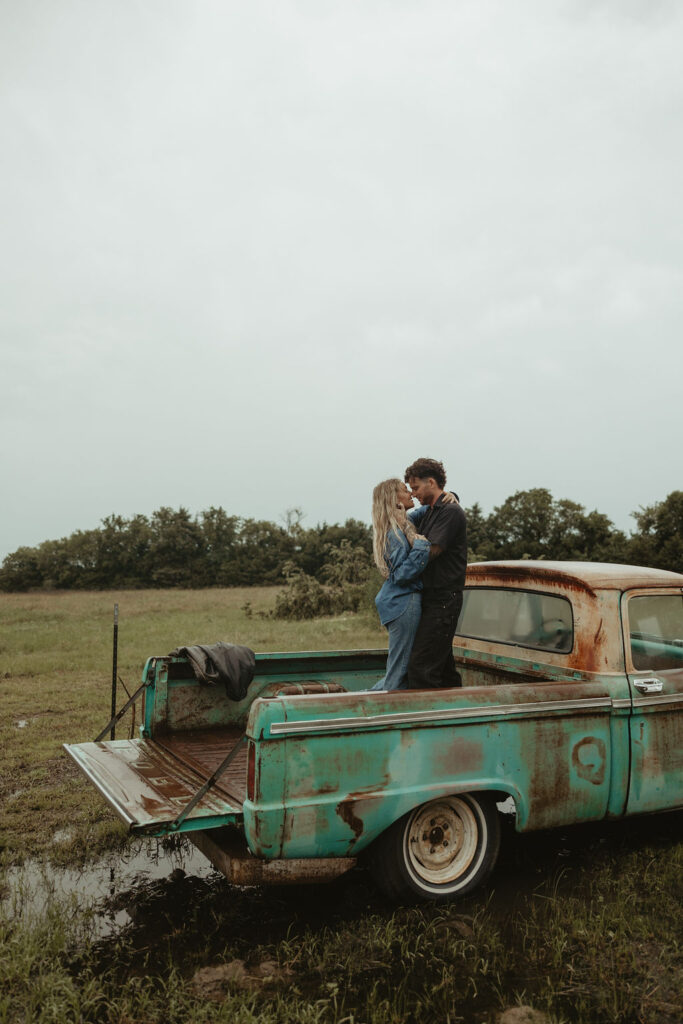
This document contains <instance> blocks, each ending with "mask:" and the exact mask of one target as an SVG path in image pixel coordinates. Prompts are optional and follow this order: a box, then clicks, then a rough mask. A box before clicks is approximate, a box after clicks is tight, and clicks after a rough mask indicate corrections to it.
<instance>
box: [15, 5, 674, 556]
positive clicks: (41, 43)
mask: <svg viewBox="0 0 683 1024" xmlns="http://www.w3.org/2000/svg"><path fill="white" fill-rule="evenodd" d="M682 49H683V5H682V4H678V3H675V2H673V0H672V2H663V0H660V2H658V0H611V2H610V0H602V2H600V0H519V2H517V3H510V2H506V0H447V2H446V0H419V2H418V0H414V2H410V0H392V2H389V0H386V2H384V0H365V2H352V0H338V2H331V0H289V2H287V0H273V2H262V0H249V2H248V3H247V2H239V3H238V2H235V0H182V2H180V0H138V2H133V0H118V2H114V0H108V2H101V0H59V3H55V2H53V0H43V2H37V0H0V138H1V139H2V149H1V154H0V223H1V224H2V230H1V234H0V270H1V273H0V343H1V348H0V380H1V382H2V383H1V389H2V390H1V393H2V401H1V402H0V429H1V433H0V480H1V481H2V485H1V486H2V504H1V508H2V514H1V517H0V557H2V556H4V555H5V554H6V553H7V552H9V551H12V550H14V549H15V548H17V547H18V546H19V545H23V544H30V545H33V544H37V543H39V542H40V541H42V540H45V539H48V538H54V537H60V536H64V535H67V534H69V533H71V532H72V531H74V530H76V529H86V528H90V527H93V526H96V525H97V524H98V523H99V521H100V519H101V518H102V517H103V516H105V515H108V514H110V513H112V512H117V513H120V514H123V515H132V514H134V513H136V512H144V513H150V512H151V511H153V510H154V509H155V508H158V507H159V506H161V505H171V506H174V507H177V506H179V505H184V506H186V507H188V508H189V509H190V510H191V511H193V512H196V511H200V510H202V509H205V508H208V507H209V506H210V505H223V506H224V507H225V508H226V509H227V510H228V511H230V512H234V513H240V514H242V515H249V516H256V517H262V518H268V519H274V520H277V519H278V518H279V517H280V516H281V515H282V514H283V512H284V510H285V509H287V508H288V507H291V506H296V505H298V506H300V507H301V508H303V510H304V511H305V513H306V519H305V520H304V522H305V524H306V525H313V524H314V523H316V522H318V521H321V520H323V519H326V520H327V521H328V522H336V521H341V520H343V519H345V518H346V517H348V516H357V517H359V518H362V519H365V520H368V519H369V504H370V492H371V489H372V487H373V485H374V484H375V483H377V482H378V481H379V480H381V479H384V478H385V477H387V476H392V475H396V474H399V475H402V471H403V469H404V467H405V466H406V465H407V463H408V462H410V461H412V460H413V459H414V458H416V457H417V456H420V455H429V456H432V457H435V458H440V459H442V460H443V461H444V463H445V464H446V468H447V470H448V472H449V483H450V484H451V485H452V486H453V487H454V488H456V489H457V490H459V492H460V495H461V498H462V500H463V502H464V503H465V504H467V505H469V504H472V503H473V502H474V501H479V502H480V503H481V504H482V505H483V507H484V509H485V511H487V512H488V511H490V510H491V508H492V507H493V506H494V505H495V504H498V503H500V502H502V501H503V500H504V499H505V498H506V497H508V496H509V495H510V494H512V493H513V492H514V491H516V490H519V489H526V488H529V487H548V488H550V490H551V491H552V492H553V494H554V496H555V497H557V498H560V497H569V498H572V499H574V500H577V501H580V502H581V503H582V504H584V505H586V506H587V507H588V508H596V507H597V508H598V509H600V511H603V512H605V513H607V514H608V515H609V516H610V517H611V518H612V519H613V520H614V521H615V522H616V523H617V525H619V526H621V527H623V528H629V527H630V525H631V524H632V521H631V520H630V518H629V513H630V512H631V511H633V510H634V509H636V508H637V507H638V506H639V505H641V504H649V503H651V502H653V501H656V500H661V499H662V498H664V497H665V496H666V495H667V494H668V493H669V492H670V491H671V490H673V489H677V488H680V487H681V486H682V484H683V482H682V479H681V470H680V467H681V461H682V460H681V454H680V443H681V437H682V436H683V429H682V428H683V401H682V400H681V371H682V369H683V355H682V350H681V341H680V333H681V332H680V325H681V320H682V316H681V314H682V313H683V287H682V286H683V259H682V256H683V218H682V216H681V213H682V211H681V191H682V190H681V182H682V181H683V131H682V124H683V121H682V117H681V114H682V110H683V106H682V100H683V61H681V52H682Z"/></svg>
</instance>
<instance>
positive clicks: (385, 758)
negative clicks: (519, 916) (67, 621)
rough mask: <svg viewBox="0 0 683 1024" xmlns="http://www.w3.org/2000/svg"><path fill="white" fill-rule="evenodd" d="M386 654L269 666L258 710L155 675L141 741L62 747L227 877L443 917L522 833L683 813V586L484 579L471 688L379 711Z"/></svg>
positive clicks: (563, 571) (252, 698) (618, 577)
mask: <svg viewBox="0 0 683 1024" xmlns="http://www.w3.org/2000/svg"><path fill="white" fill-rule="evenodd" d="M386 653H387V652H386V651H374V650H370V651H316V652H303V653H288V654H257V656H256V674H255V676H254V679H253V682H252V683H251V685H250V686H249V690H248V693H247V696H246V697H245V698H244V700H242V701H239V702H235V701H231V700H229V699H228V698H227V696H226V694H225V692H224V691H223V689H222V688H220V687H213V686H206V685H200V683H199V682H198V681H197V679H195V678H194V675H193V673H192V670H191V667H190V665H189V663H188V662H187V661H186V660H184V659H183V658H177V657H170V656H164V657H153V658H150V659H148V661H147V663H146V665H145V667H144V671H143V678H142V687H141V689H142V691H143V693H144V718H143V724H142V726H141V728H140V737H139V738H137V739H131V740H113V741H108V742H103V741H99V742H94V743H81V744H70V745H66V750H67V752H68V753H69V755H70V756H71V757H72V758H73V759H74V761H75V762H76V764H77V765H78V766H79V767H80V768H81V769H82V771H83V772H84V773H85V774H86V775H87V776H88V778H89V779H90V780H91V781H92V782H93V784H94V785H95V786H96V787H97V788H98V789H99V791H100V792H101V793H102V795H103V796H104V797H105V798H106V800H107V801H108V802H109V803H110V805H111V806H112V807H113V809H114V810H115V811H116V812H117V814H118V815H119V816H120V817H121V818H122V819H123V821H124V822H126V824H127V825H128V827H129V829H130V831H131V833H136V834H147V835H155V836H163V835H168V834H173V833H186V834H187V835H188V837H189V838H190V839H191V840H192V841H193V842H194V843H195V844H196V845H197V846H198V847H199V849H201V850H202V851H203V852H204V853H205V854H206V856H207V857H208V858H209V859H210V860H211V861H212V863H213V864H214V865H215V867H217V868H218V869H219V870H221V871H222V872H223V873H224V874H225V875H226V876H227V877H228V879H229V880H231V881H232V882H234V883H238V884H264V883H268V882H272V883H278V884H281V883H283V882H288V881H293V882H302V881H320V880H324V879H329V878H333V877H335V876H337V875H339V874H341V873H343V872H345V871H347V870H349V869H350V868H351V867H353V865H354V864H355V863H356V861H357V859H358V858H360V857H363V858H366V859H367V860H368V862H369V864H370V866H371V868H372V870H373V872H374V875H375V878H376V880H377V883H378V885H379V886H380V887H381V888H382V889H383V890H384V892H385V893H386V894H388V895H389V896H390V897H391V898H393V899H395V900H397V901H404V900H415V899H418V900H447V899H452V898H454V897H457V896H461V895H464V894H466V893H469V892H471V890H472V889H474V888H475V887H476V886H477V885H479V884H480V883H481V882H482V881H483V880H484V879H485V878H486V877H487V875H488V874H489V873H490V871H491V870H492V868H493V866H494V864H495V861H496V857H497V854H498V849H499V843H500V824H499V811H498V806H499V805H500V804H501V802H503V801H507V802H508V804H509V801H510V800H512V801H513V802H514V810H515V817H514V821H515V827H516V829H517V830H518V831H520V832H526V831H529V830H532V829H547V828H552V827H558V826H563V825H567V824H572V823H575V822H587V821H601V820H604V819H618V818H622V817H625V816H628V815H635V814H649V813H653V812H657V811H664V810H671V809H674V808H681V807H683V575H680V574H677V573H673V572H666V571H663V570H655V569H648V568H643V567H636V566H624V565H607V564H593V563H580V562H543V561H541V562H534V561H519V562H482V563H478V564H473V565H470V566H469V569H468V574H467V586H466V590H465V598H464V603H463V611H462V614H461V617H460V620H459V623H458V632H457V634H456V637H455V642H454V655H455V658H456V663H457V666H458V668H459V671H460V674H461V676H462V681H463V685H462V688H458V689H451V690H421V691H417V690H403V691H395V692H392V693H381V692H379V693H370V692H368V690H369V688H370V687H371V686H372V685H373V683H375V682H376V681H377V680H378V679H379V678H380V677H381V675H382V674H383V671H384V665H385V662H386Z"/></svg>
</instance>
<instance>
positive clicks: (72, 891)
mask: <svg viewBox="0 0 683 1024" xmlns="http://www.w3.org/2000/svg"><path fill="white" fill-rule="evenodd" d="M59 838H60V836H59V835H55V840H56V841H57V840H59ZM65 838H68V836H65ZM212 874H215V872H214V870H213V868H212V867H211V864H210V863H209V862H208V861H207V860H206V858H205V857H204V856H203V855H202V854H201V853H200V852H199V851H198V850H197V849H196V848H195V847H194V846H193V845H192V844H191V843H190V842H189V841H188V840H184V839H183V840H180V841H178V840H172V841H162V840H158V839H138V840H133V841H131V842H130V843H129V844H128V846H126V848H125V849H124V850H123V851H118V852H116V853H111V854H108V855H107V856H105V857H103V858H101V859H100V860H97V861H96V862H95V863H94V864H88V865H86V866H84V867H82V868H63V867H56V866H54V865H52V864H49V863H43V862H42V861H33V860H29V861H25V862H24V864H22V865H21V866H20V867H17V868H9V869H8V870H7V871H6V872H5V875H4V878H3V880H2V886H1V889H0V898H1V899H2V901H3V903H5V904H6V907H5V910H6V911H9V913H10V914H11V915H12V916H13V917H15V918H21V919H27V920H28V919H32V918H35V917H37V916H39V915H40V914H41V913H42V912H43V911H44V909H45V908H46V906H47V905H48V904H49V903H50V902H51V901H54V900H59V901H60V902H63V901H64V900H66V901H67V902H71V903H72V904H78V906H79V907H80V908H81V909H83V910H84V911H86V912H87V913H88V915H89V917H90V927H91V934H92V936H93V938H95V939H104V938H106V937H108V936H113V935H115V934H117V933H119V932H121V930H123V929H126V928H127V927H128V926H130V925H131V924H133V923H134V921H135V918H136V909H137V899H136V894H138V893H140V894H144V893H148V892H149V891H150V889H152V890H154V889H156V890H157V891H158V892H159V894H160V895H161V894H162V893H164V892H166V890H168V889H169V888H170V889H171V890H172V888H173V885H174V884H177V882H179V881H180V880H184V879H185V878H186V877H187V876H191V877H194V878H197V879H198V880H201V879H204V878H207V877H208V876H210V875H212Z"/></svg>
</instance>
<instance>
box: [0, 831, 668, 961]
mask: <svg viewBox="0 0 683 1024" xmlns="http://www.w3.org/2000/svg"><path fill="white" fill-rule="evenodd" d="M682 839H683V813H680V812H677V813H671V814H663V815H657V816H653V817H650V818H641V819H631V820H630V821H619V822H613V823H605V822H601V823H599V824H592V825H575V826H572V827H569V828H565V829H554V830H551V831H548V832H538V833H529V834H527V835H519V834H517V833H516V832H515V831H514V820H513V819H512V818H510V817H508V818H507V820H506V821H505V822H504V826H503V841H502V846H501V853H500V858H499V862H498V865H497V867H496V869H495V871H494V873H493V875H492V876H491V878H490V879H489V881H488V883H487V884H486V885H485V886H483V887H482V888H481V889H480V890H479V891H478V892H476V893H475V894H474V895H472V896H470V897H468V898H467V899H465V900H462V901H459V902H457V903H455V904H454V905H453V910H454V914H455V916H456V917H457V918H458V919H461V918H462V919H464V920H471V919H473V918H474V917H475V916H476V915H477V914H478V913H479V912H480V911H481V910H482V908H484V907H486V909H487V912H488V913H491V914H493V915H494V916H495V917H499V918H500V919H504V918H506V917H508V916H509V915H511V914H514V913H515V912H516V911H517V910H518V909H521V908H522V907H523V904H524V902H525V901H526V900H528V899H530V898H534V897H536V896H539V897H540V898H546V897H545V896H544V895H543V894H544V893H545V894H547V893H548V892H549V889H550V888H552V890H553V893H554V895H558V896H561V894H562V892H563V891H567V892H569V891H571V892H575V891H576V888H575V887H576V885H577V883H578V882H579V880H580V879H581V878H582V877H583V878H584V879H585V878H587V877H588V874H589V872H590V871H591V870H592V868H593V867H594V866H596V865H597V864H599V863H600V862H603V861H604V860H605V859H609V860H613V861H617V863H618V859H619V857H620V855H621V854H622V853H624V854H625V853H627V852H628V851H632V850H633V849H635V848H637V847H640V846H645V845H647V846H654V847H660V848H662V849H664V848H666V847H668V846H671V845H673V844H675V843H677V842H680V841H681V840H682ZM4 881H5V889H4V893H3V899H4V900H6V901H9V903H10V906H11V907H13V908H14V909H13V913H14V914H18V915H30V914H31V913H38V912H40V911H42V909H43V907H44V905H45V904H46V903H47V902H48V901H49V900H50V899H51V898H52V897H53V896H56V897H62V898H64V897H66V898H67V899H68V898H72V899H73V900H74V901H75V902H77V903H78V905H79V906H82V907H86V908H88V913H89V914H90V915H91V926H92V937H93V938H95V939H96V942H97V947H98V949H99V953H100V956H101V957H102V959H103V960H105V961H107V960H108V959H109V957H110V955H113V953H114V950H116V957H117V960H119V961H120V962H123V961H126V962H127V963H128V965H129V967H130V968H131V969H134V965H135V964H136V963H138V964H139V963H140V962H142V961H144V963H145V965H146V967H147V969H149V968H150V967H152V965H154V964H156V965H157V966H158V967H159V968H161V967H162V966H163V964H164V963H168V961H169V958H171V959H173V960H175V961H176V962H179V961H180V962H182V961H183V959H184V958H185V957H187V958H188V962H190V961H191V960H192V958H193V957H194V955H195V953H196V952H197V951H198V950H199V947H201V949H202V960H203V961H204V962H210V958H211V955H212V954H213V953H218V952H220V951H222V950H224V949H225V948H226V945H228V946H229V947H230V949H231V950H232V955H233V956H235V957H243V958H245V959H247V958H249V957H250V956H252V955H253V953H254V950H257V949H258V948H264V947H269V946H272V945H273V944H276V943H278V942H279V941H281V940H282V939H284V938H286V937H287V936H290V937H291V936H293V935H295V934H297V933H302V932H304V931H312V932H318V931H322V930H323V929H334V928H335V927H337V926H340V925H343V924H345V923H348V922H353V921H354V920H359V919H360V918H362V917H363V916H364V915H367V914H374V915H377V916H379V917H385V918H387V920H388V919H389V918H390V917H391V916H392V914H394V913H395V912H396V907H394V906H392V905H390V904H389V903H388V902H387V901H386V900H384V899H383V898H382V896H381V895H380V894H379V893H378V892H377V889H376V888H375V885H374V882H373V880H372V878H371V876H370V874H369V872H368V871H366V870H365V868H364V867H363V866H362V865H361V866H359V867H357V868H355V869H354V870H353V871H351V872H349V874H347V875H345V876H343V877H342V878H340V879H337V880H336V881H334V882H332V883H329V884H327V885H322V884H321V885H311V886H286V887H264V888H255V887H253V888H238V887H235V886H231V885H229V884H228V883H227V881H226V880H225V878H224V877H223V876H222V875H221V874H219V873H218V872H216V871H214V869H213V868H212V867H211V865H210V864H209V862H208V861H207V860H206V859H205V858H204V857H203V855H202V854H200V853H199V851H197V850H196V849H195V848H194V846H192V844H191V843H190V842H189V841H188V840H185V839H182V838H179V839H178V838H176V839H174V840H171V841H169V840H163V841H162V840H154V839H151V840H150V839H148V840H136V841H132V842H131V843H130V844H129V845H128V847H126V849H125V850H124V851H123V853H116V854H112V855H110V856H108V857H106V858H104V859H102V860H100V861H98V862H97V863H96V864H94V865H90V866H88V867H87V868H85V869H84V870H82V871H76V870H73V869H60V868H53V867H51V866H49V865H44V864H37V863H29V864H25V865H24V866H23V867H22V868H19V869H16V870H10V871H9V872H7V874H6V877H5V880H4ZM398 912H399V913H403V912H405V913H408V914H410V913H412V911H411V910H410V909H406V910H405V911H401V910H399V911H398ZM427 912H428V913H429V911H428V910H427ZM122 943H123V945H122ZM124 946H125V951H124Z"/></svg>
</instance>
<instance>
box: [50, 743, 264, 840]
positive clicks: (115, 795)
mask: <svg viewBox="0 0 683 1024" xmlns="http://www.w3.org/2000/svg"><path fill="white" fill-rule="evenodd" d="M242 736H243V734H241V733H237V732H236V730H220V731H218V730H206V731H204V732H197V733H185V734H179V735H178V736H176V737H172V736H169V737H164V738H163V739H162V740H151V739H138V740H109V741H108V742H104V743H77V744H64V749H65V750H66V752H67V754H68V755H69V756H70V757H71V758H72V759H73V760H74V761H75V762H76V764H77V765H78V767H79V768H80V769H81V771H82V772H83V773H84V774H85V775H86V776H87V777H88V779H89V780H90V781H91V782H92V783H93V785H94V786H96V787H97V789H98V790H99V791H100V793H101V794H102V796H103V797H104V798H105V799H106V800H107V802H108V803H109V804H110V805H111V807H112V808H113V809H114V811H116V813H117V814H118V815H119V817H120V818H122V819H123V821H125V823H126V824H127V825H128V827H129V829H130V831H131V832H134V833H146V834H150V835H164V834H166V833H168V832H188V831H192V830H194V829H200V828H201V829H207V828H217V827H219V826H221V825H228V824H232V823H235V822H237V821H240V820H241V817H242V802H243V800H244V788H245V779H246V744H244V743H242V742H241V739H242ZM237 744H239V747H238V749H237V750H236V756H234V757H233V759H232V761H231V763H230V765H229V770H226V771H225V772H224V773H223V774H222V775H221V776H220V777H219V778H218V780H217V781H216V783H215V784H214V785H213V786H212V788H211V789H209V791H208V792H207V793H205V794H204V796H202V798H201V799H200V800H199V801H198V802H197V803H196V805H195V806H194V807H193V808H192V809H191V810H190V811H189V812H188V813H187V815H186V816H184V819H183V821H182V822H181V823H180V824H179V825H177V826H175V824H174V823H175V822H176V819H177V818H178V816H179V815H180V814H181V813H182V812H183V811H184V810H185V808H186V807H187V805H188V804H189V802H190V801H191V800H192V798H193V797H194V796H195V795H196V793H197V791H198V790H199V789H200V788H201V787H202V786H203V785H204V784H205V782H206V781H207V780H208V779H209V778H210V777H211V775H212V773H213V772H214V771H215V770H216V768H218V766H219V765H220V764H221V762H222V761H223V760H224V758H225V757H226V755H227V754H229V753H230V751H231V750H232V749H233V748H234V747H235V746H236V745H237Z"/></svg>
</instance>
